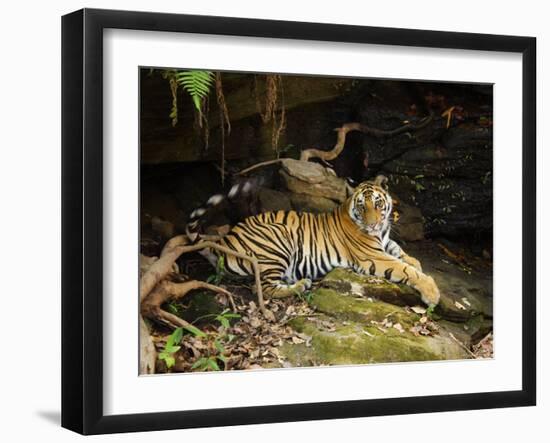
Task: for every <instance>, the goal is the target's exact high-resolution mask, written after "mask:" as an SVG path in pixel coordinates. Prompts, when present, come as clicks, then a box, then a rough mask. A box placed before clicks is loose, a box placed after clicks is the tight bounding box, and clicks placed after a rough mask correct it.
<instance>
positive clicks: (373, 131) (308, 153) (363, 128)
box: [300, 111, 434, 161]
mask: <svg viewBox="0 0 550 443" xmlns="http://www.w3.org/2000/svg"><path fill="white" fill-rule="evenodd" d="M433 115H434V114H433V112H431V111H430V115H429V116H427V117H425V118H424V119H422V121H421V122H420V123H417V124H415V123H407V124H406V125H403V126H400V127H399V128H396V129H392V130H389V131H386V130H382V129H377V128H371V127H370V126H367V125H363V124H362V123H344V124H343V125H342V127H341V128H336V129H334V130H335V131H336V132H337V133H338V136H337V137H338V138H337V141H336V144H335V145H334V148H332V150H330V151H320V150H319V149H313V148H312V149H305V150H303V151H302V153H301V155H300V160H303V161H309V160H310V159H312V158H319V159H321V160H323V161H330V160H334V159H335V158H336V157H338V156H339V155H340V154H341V153H342V151H343V149H344V145H345V143H346V135H347V133H348V132H352V131H359V132H362V133H364V134H368V135H372V136H374V137H378V138H381V137H393V136H395V135H398V134H402V133H404V132H408V131H417V130H419V129H422V128H425V127H426V126H428V124H429V123H430V122H431V121H432V119H433Z"/></svg>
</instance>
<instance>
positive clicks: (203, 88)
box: [176, 71, 214, 113]
mask: <svg viewBox="0 0 550 443" xmlns="http://www.w3.org/2000/svg"><path fill="white" fill-rule="evenodd" d="M176 79H177V82H178V84H179V85H181V86H182V87H183V89H185V90H186V91H187V92H188V93H189V95H190V96H191V99H192V100H193V103H194V104H195V108H197V111H199V113H201V112H202V111H201V105H202V100H203V99H204V98H205V97H206V96H207V95H208V92H209V91H210V86H212V84H213V83H214V74H213V73H212V72H210V71H179V72H178V73H177V74H176Z"/></svg>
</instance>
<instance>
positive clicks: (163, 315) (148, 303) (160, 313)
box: [141, 280, 235, 329]
mask: <svg viewBox="0 0 550 443" xmlns="http://www.w3.org/2000/svg"><path fill="white" fill-rule="evenodd" d="M194 289H208V290H210V291H214V292H217V293H219V294H223V295H225V296H227V297H228V298H229V300H231V303H232V306H233V308H235V303H234V302H233V298H232V296H231V293H230V292H229V291H227V290H225V289H223V288H220V287H219V286H215V285H211V284H209V283H205V282H202V281H197V280H191V281H186V282H183V283H174V282H171V281H167V280H163V281H162V282H160V283H159V284H158V285H156V286H155V288H154V289H153V291H152V292H151V293H150V294H149V295H148V296H147V297H146V298H145V300H144V301H143V302H142V303H141V313H142V314H143V315H144V316H145V317H147V318H149V319H151V320H155V321H157V322H160V323H162V324H164V325H166V326H168V327H170V328H172V329H176V328H181V327H183V328H189V327H190V326H191V324H190V323H189V322H187V321H185V320H183V319H182V318H180V317H178V316H177V315H174V314H171V313H169V312H167V311H165V310H164V309H162V308H161V306H162V305H163V303H166V302H167V301H170V300H177V299H180V298H182V297H184V296H185V295H187V293H189V292H190V291H193V290H194Z"/></svg>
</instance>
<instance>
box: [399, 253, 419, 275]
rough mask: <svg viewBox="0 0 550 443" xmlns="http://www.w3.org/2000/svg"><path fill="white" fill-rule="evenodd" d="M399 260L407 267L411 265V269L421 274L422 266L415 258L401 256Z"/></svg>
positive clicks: (405, 255)
mask: <svg viewBox="0 0 550 443" xmlns="http://www.w3.org/2000/svg"><path fill="white" fill-rule="evenodd" d="M400 258H401V260H402V261H404V262H405V263H407V264H408V265H411V266H412V267H413V268H415V269H417V270H419V271H420V272H422V265H421V264H420V262H419V261H418V260H417V259H416V258H414V257H411V256H410V255H407V254H403V255H402V256H401V257H400Z"/></svg>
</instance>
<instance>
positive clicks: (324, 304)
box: [280, 288, 470, 366]
mask: <svg viewBox="0 0 550 443" xmlns="http://www.w3.org/2000/svg"><path fill="white" fill-rule="evenodd" d="M311 304H312V305H313V306H315V308H316V309H317V310H318V311H319V312H321V313H322V314H321V315H318V316H315V317H297V318H294V319H293V320H291V321H290V323H289V324H290V326H291V327H292V328H294V329H295V330H296V331H298V332H300V333H302V334H305V335H308V336H310V337H311V341H310V342H309V346H308V345H307V344H289V343H286V344H285V345H283V346H282V347H281V350H280V351H281V355H283V356H284V358H285V359H286V360H287V361H288V363H289V364H290V365H292V366H312V365H341V364H365V363H386V362H405V361H429V360H450V359H465V358H470V356H469V355H468V353H467V352H466V351H465V350H464V349H463V348H462V346H460V344H458V343H457V342H456V341H455V340H453V339H452V338H451V337H450V335H449V333H448V332H447V331H446V330H445V329H441V330H440V331H439V333H438V334H437V335H433V336H416V335H414V334H413V333H412V332H411V331H409V329H410V328H411V327H412V325H413V324H414V323H415V322H416V321H417V320H418V318H419V316H418V315H417V314H414V313H413V312H412V311H407V310H406V309H405V308H402V307H398V306H394V305H391V304H389V303H385V302H382V301H377V300H369V299H367V298H356V297H353V296H351V295H347V294H344V293H341V292H337V291H335V290H332V289H326V288H321V289H317V290H314V291H313V293H312V298H311ZM327 322H328V323H330V324H332V325H333V327H332V328H330V329H329V330H327V328H326V327H324V326H323V325H326V324H327ZM384 322H386V323H384ZM389 322H391V324H392V326H381V325H383V324H385V325H389V324H390V323H389ZM393 325H395V326H393ZM397 325H399V327H397Z"/></svg>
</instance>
